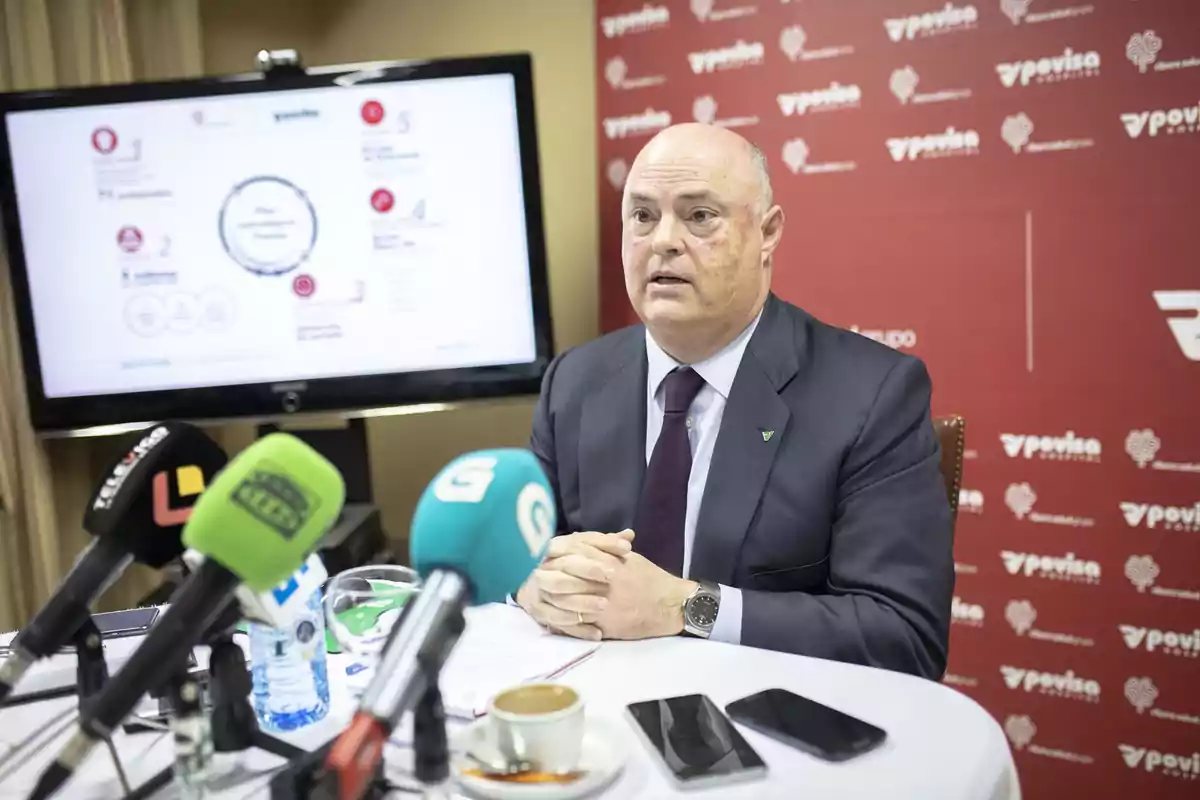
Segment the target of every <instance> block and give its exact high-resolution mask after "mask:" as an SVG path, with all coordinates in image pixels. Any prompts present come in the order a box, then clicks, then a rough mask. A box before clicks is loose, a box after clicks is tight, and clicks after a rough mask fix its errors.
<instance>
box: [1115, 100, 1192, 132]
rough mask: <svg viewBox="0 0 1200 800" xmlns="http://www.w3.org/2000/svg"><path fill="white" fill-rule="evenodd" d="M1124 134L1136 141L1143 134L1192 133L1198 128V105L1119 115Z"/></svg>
mask: <svg viewBox="0 0 1200 800" xmlns="http://www.w3.org/2000/svg"><path fill="white" fill-rule="evenodd" d="M1121 122H1122V123H1123V124H1124V125H1125V132H1126V133H1127V134H1129V138H1130V139H1136V138H1138V137H1139V136H1141V135H1142V133H1143V132H1145V133H1146V135H1147V136H1158V134H1159V133H1161V132H1162V131H1163V130H1166V132H1167V133H1194V132H1195V131H1196V130H1197V128H1198V127H1200V103H1197V104H1196V105H1194V106H1184V107H1182V108H1166V109H1163V108H1158V109H1155V110H1154V111H1134V112H1129V113H1125V114H1122V115H1121Z"/></svg>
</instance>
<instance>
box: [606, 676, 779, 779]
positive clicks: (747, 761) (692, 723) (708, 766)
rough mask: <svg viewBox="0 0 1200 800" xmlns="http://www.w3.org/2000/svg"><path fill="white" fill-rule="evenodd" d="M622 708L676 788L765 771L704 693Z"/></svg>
mask: <svg viewBox="0 0 1200 800" xmlns="http://www.w3.org/2000/svg"><path fill="white" fill-rule="evenodd" d="M626 708H627V709H628V711H629V716H630V717H631V718H632V719H633V723H634V727H635V728H637V729H638V731H640V732H641V734H642V738H643V739H644V740H645V741H646V743H647V744H648V745H649V746H650V748H651V749H652V750H654V752H655V753H657V754H658V759H657V760H658V763H659V766H660V767H663V768H665V770H666V773H667V776H668V778H669V779H670V780H671V781H672V782H673V783H674V784H675V786H676V787H677V788H680V789H690V788H694V787H701V786H704V787H709V786H714V785H721V784H725V783H733V782H737V781H745V780H752V779H754V778H761V777H764V776H765V775H766V773H767V765H766V764H764V763H763V760H762V758H761V757H759V755H758V753H756V752H755V751H754V748H752V747H751V746H750V743H749V742H747V741H746V740H745V739H744V738H743V737H742V734H741V733H739V732H738V729H737V728H735V727H734V726H733V723H731V722H730V721H729V718H728V717H726V716H725V714H724V713H723V712H722V711H721V709H720V708H719V707H718V706H717V704H716V703H714V702H713V701H712V700H710V699H709V698H708V697H706V696H705V695H702V694H689V695H681V696H679V697H667V698H664V699H661V700H645V701H642V702H638V703H630V704H629V705H628V706H627V707H626Z"/></svg>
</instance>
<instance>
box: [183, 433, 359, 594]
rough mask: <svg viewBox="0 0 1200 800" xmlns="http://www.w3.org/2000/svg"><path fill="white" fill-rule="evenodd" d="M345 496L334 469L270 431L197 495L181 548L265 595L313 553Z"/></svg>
mask: <svg viewBox="0 0 1200 800" xmlns="http://www.w3.org/2000/svg"><path fill="white" fill-rule="evenodd" d="M345 499H346V485H345V482H344V481H343V480H342V475H341V473H340V472H338V471H337V468H336V467H334V466H333V464H331V463H329V461H328V460H327V459H326V458H325V457H324V456H322V455H321V454H320V453H318V452H317V451H316V450H314V449H312V448H311V447H309V446H308V445H307V444H305V443H304V442H302V441H300V440H299V439H297V438H296V437H295V436H292V435H290V434H287V433H272V434H269V435H267V436H264V437H263V438H262V439H259V440H258V441H257V442H255V443H254V444H252V445H250V446H249V447H247V448H246V449H245V450H243V451H242V452H241V453H239V454H238V455H237V456H235V457H234V458H233V460H232V461H230V462H229V466H227V467H226V468H225V469H224V470H222V472H221V474H220V475H218V476H217V478H216V480H215V481H213V483H212V486H210V487H209V488H208V490H207V491H205V492H204V494H202V495H201V496H200V499H199V500H198V501H197V502H196V507H195V509H193V511H192V517H191V519H189V520H188V523H187V525H186V526H185V527H184V529H183V543H184V545H185V546H186V547H190V548H193V549H195V550H198V551H200V552H201V553H204V555H205V556H207V557H209V558H212V559H215V560H216V561H218V562H219V563H220V564H221V565H223V566H224V567H226V568H227V569H229V570H230V571H231V572H233V573H235V574H236V575H237V576H238V577H239V578H241V580H242V582H243V583H245V584H246V585H247V586H249V587H250V588H251V589H253V590H254V591H256V592H266V591H269V590H271V589H274V588H275V587H276V586H278V585H279V584H280V583H282V582H283V581H284V579H286V578H287V577H288V576H290V575H291V574H292V571H293V570H295V569H296V568H298V567H299V566H300V564H301V563H302V562H303V561H304V559H305V557H306V556H307V555H308V554H309V552H311V551H312V550H313V549H315V548H316V546H317V544H318V543H319V542H320V540H321V537H322V536H324V535H325V533H326V532H327V531H328V530H329V528H330V526H331V525H332V524H333V523H334V521H336V520H337V517H338V514H339V513H340V512H341V510H342V504H343V503H344V502H345Z"/></svg>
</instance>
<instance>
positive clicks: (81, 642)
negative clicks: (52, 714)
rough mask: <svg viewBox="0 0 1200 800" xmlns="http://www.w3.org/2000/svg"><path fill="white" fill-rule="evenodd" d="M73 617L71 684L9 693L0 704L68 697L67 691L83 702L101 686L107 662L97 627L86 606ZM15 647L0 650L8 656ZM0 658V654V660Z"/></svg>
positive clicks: (106, 671)
mask: <svg viewBox="0 0 1200 800" xmlns="http://www.w3.org/2000/svg"><path fill="white" fill-rule="evenodd" d="M74 619H78V620H80V622H79V625H78V626H77V627H76V628H75V631H74V632H73V633H72V634H71V638H70V639H69V640H68V641H70V643H71V644H72V645H74V647H75V686H74V687H71V686H63V687H58V688H54V689H43V690H40V691H36V692H28V693H26V694H22V695H16V696H12V695H9V696H7V697H5V699H4V700H3V701H2V702H0V708H8V707H9V706H20V705H25V704H27V703H36V702H38V701H40V700H54V699H57V698H60V697H70V696H71V694H76V695H78V696H79V702H80V703H83V701H84V700H87V699H88V698H89V697H91V696H92V695H94V694H97V693H98V692H99V691H100V690H101V689H103V688H104V685H105V684H106V683H107V682H108V662H107V661H105V660H104V637H103V636H102V635H101V633H100V629H99V628H97V627H96V622H95V620H93V619H92V615H91V614H90V613H88V611H87V610H86V609H82V608H80V609H78V613H77V614H75V615H74ZM18 650H19V648H16V649H14V648H12V647H0V654H2V655H5V656H9V655H10V654H12V653H14V652H17V651H18ZM51 657H53V654H52V655H51ZM3 660H4V659H3V658H0V662H2V661H3ZM31 663H32V662H31Z"/></svg>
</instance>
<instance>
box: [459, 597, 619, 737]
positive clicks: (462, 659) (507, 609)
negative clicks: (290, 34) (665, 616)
mask: <svg viewBox="0 0 1200 800" xmlns="http://www.w3.org/2000/svg"><path fill="white" fill-rule="evenodd" d="M465 616H466V619H467V629H466V631H464V632H463V635H462V638H460V639H459V640H458V644H457V645H456V646H455V648H454V650H453V651H451V653H450V658H449V659H447V661H446V665H445V666H444V667H443V668H442V674H441V682H440V685H441V689H442V704H443V706H444V707H445V709H446V713H447V714H451V715H454V716H463V717H467V716H478V715H480V714H484V713H486V711H487V704H488V702H489V701H490V700H491V698H492V697H493V696H494V695H496V694H498V693H499V692H501V691H503V690H505V689H507V688H509V687H510V686H514V685H516V684H518V683H526V682H531V681H538V680H552V679H553V678H554V677H556V676H557V675H558V674H559V673H560V672H564V671H566V670H567V669H569V668H571V667H573V666H574V665H575V664H577V663H579V662H581V661H583V660H584V659H585V658H587V657H588V656H590V655H591V654H592V653H594V652H596V650H597V649H598V648H599V647H600V644H599V643H598V642H589V641H587V640H584V639H573V638H571V637H569V636H561V635H557V634H553V633H550V632H548V631H546V630H545V629H544V628H542V626H540V625H538V624H537V623H536V622H534V621H533V620H532V619H531V618H530V617H529V615H528V614H526V613H525V612H524V611H523V610H522V609H520V608H516V607H514V606H510V605H505V604H502V603H493V604H490V605H485V606H479V607H476V608H469V609H467V611H466V614H465Z"/></svg>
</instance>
